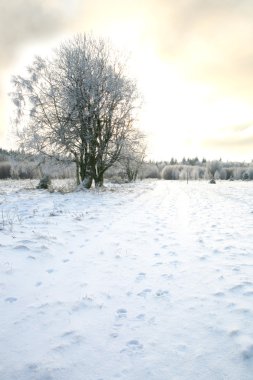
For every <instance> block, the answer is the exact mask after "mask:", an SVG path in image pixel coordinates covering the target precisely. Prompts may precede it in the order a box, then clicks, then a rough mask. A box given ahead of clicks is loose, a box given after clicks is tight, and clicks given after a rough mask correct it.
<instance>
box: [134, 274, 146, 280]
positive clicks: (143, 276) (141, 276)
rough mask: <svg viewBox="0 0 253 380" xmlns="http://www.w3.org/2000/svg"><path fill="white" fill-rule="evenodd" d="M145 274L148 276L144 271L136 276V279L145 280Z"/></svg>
mask: <svg viewBox="0 0 253 380" xmlns="http://www.w3.org/2000/svg"><path fill="white" fill-rule="evenodd" d="M145 276H146V273H144V272H140V273H138V275H137V277H136V281H137V282H140V281H142V280H144V278H145Z"/></svg>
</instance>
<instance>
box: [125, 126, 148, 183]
mask: <svg viewBox="0 0 253 380" xmlns="http://www.w3.org/2000/svg"><path fill="white" fill-rule="evenodd" d="M145 154H146V144H145V135H144V134H143V133H141V132H140V131H139V130H138V129H135V130H132V131H131V138H130V139H127V140H126V141H125V143H124V145H123V148H122V150H121V155H120V159H119V162H120V165H121V167H122V168H123V170H124V172H125V175H126V177H127V180H128V181H129V182H132V181H135V180H136V179H137V176H138V173H139V170H140V168H141V167H142V165H143V162H144V158H145Z"/></svg>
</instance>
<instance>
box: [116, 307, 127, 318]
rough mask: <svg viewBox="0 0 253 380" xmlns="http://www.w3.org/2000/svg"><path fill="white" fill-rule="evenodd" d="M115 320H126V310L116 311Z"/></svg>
mask: <svg viewBox="0 0 253 380" xmlns="http://www.w3.org/2000/svg"><path fill="white" fill-rule="evenodd" d="M116 316H117V318H126V317H127V310H126V309H118V310H117V312H116Z"/></svg>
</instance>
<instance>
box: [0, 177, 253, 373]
mask: <svg viewBox="0 0 253 380" xmlns="http://www.w3.org/2000/svg"><path fill="white" fill-rule="evenodd" d="M30 185H31V183H29V182H22V181H20V182H13V181H12V182H10V181H1V182H0V275H1V277H0V296H1V298H0V379H1V380H79V379H80V380H102V379H103V380H113V379H122V380H142V379H145V380H177V379H183V380H196V379H197V380H199V379H200V380H202V379H203V380H222V379H227V380H252V379H253V188H252V187H253V183H251V182H248V183H247V182H220V183H218V184H216V185H210V184H208V183H206V182H190V183H189V184H188V185H187V184H186V183H185V182H178V181H177V182H171V181H143V182H138V183H136V184H129V185H124V186H116V185H115V186H111V187H108V189H107V190H106V191H102V192H97V191H91V192H78V193H68V194H61V193H52V194H50V193H48V192H47V191H43V190H29V189H25V188H24V187H27V186H28V187H29V186H30ZM22 187H23V188H22Z"/></svg>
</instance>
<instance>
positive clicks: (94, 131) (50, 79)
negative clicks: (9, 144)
mask: <svg viewBox="0 0 253 380" xmlns="http://www.w3.org/2000/svg"><path fill="white" fill-rule="evenodd" d="M13 84H14V91H13V92H12V99H13V102H14V104H15V106H16V111H17V112H16V122H17V124H18V126H19V128H18V136H19V140H20V145H21V146H22V148H23V149H24V150H25V151H31V152H40V153H42V154H45V155H50V156H57V157H59V158H60V157H65V158H66V157H67V158H68V159H71V160H73V161H74V162H75V163H76V177H77V182H78V183H79V182H80V181H81V182H82V183H83V185H84V186H85V187H87V188H89V187H90V186H91V184H92V181H93V180H94V181H95V184H96V185H98V186H100V185H102V184H103V176H104V173H105V171H106V170H107V169H108V168H109V167H110V166H112V165H113V164H114V163H115V162H116V161H117V160H118V159H119V157H120V154H121V152H122V150H123V148H124V147H126V146H127V145H131V139H134V140H135V139H136V129H135V127H134V121H135V118H136V110H137V108H138V106H139V95H138V91H137V86H136V83H135V81H134V80H132V79H130V78H128V76H127V67H126V65H125V63H124V62H122V60H121V59H120V57H119V55H118V54H117V53H116V52H114V51H113V49H112V47H111V45H110V44H109V42H107V41H105V40H103V39H96V38H94V37H93V36H92V35H86V34H82V35H77V36H75V37H74V38H73V39H70V40H68V41H65V42H63V43H62V44H61V45H60V46H59V48H57V49H56V50H55V51H54V53H53V54H52V56H51V57H50V58H42V57H36V58H35V59H34V61H33V63H32V64H31V65H30V66H29V67H28V68H27V75H26V76H15V77H14V78H13ZM140 143H141V142H140Z"/></svg>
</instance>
